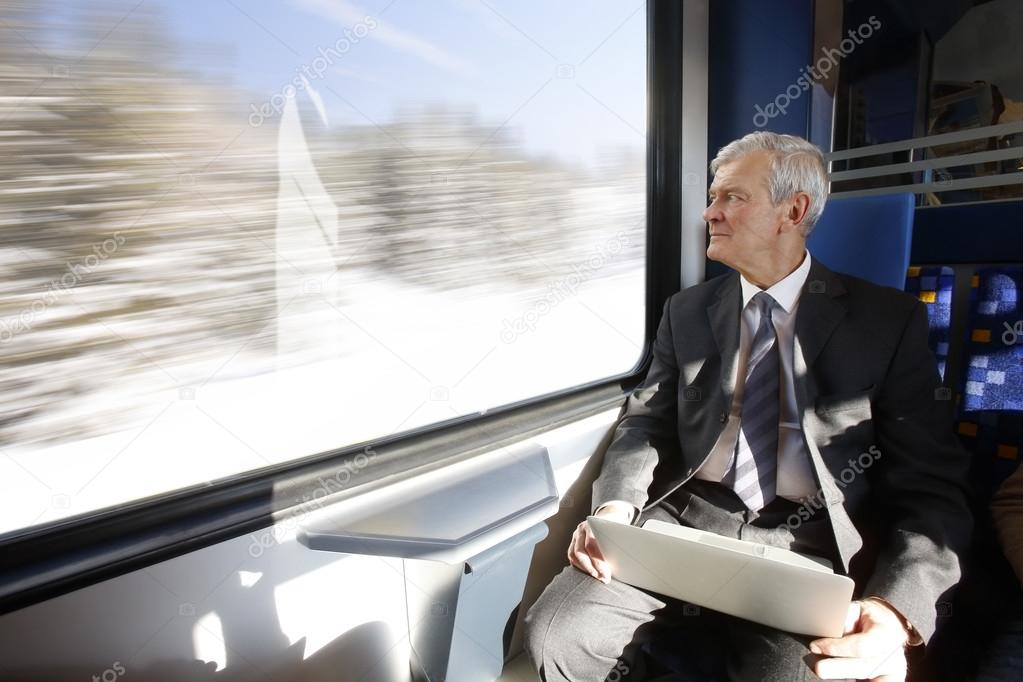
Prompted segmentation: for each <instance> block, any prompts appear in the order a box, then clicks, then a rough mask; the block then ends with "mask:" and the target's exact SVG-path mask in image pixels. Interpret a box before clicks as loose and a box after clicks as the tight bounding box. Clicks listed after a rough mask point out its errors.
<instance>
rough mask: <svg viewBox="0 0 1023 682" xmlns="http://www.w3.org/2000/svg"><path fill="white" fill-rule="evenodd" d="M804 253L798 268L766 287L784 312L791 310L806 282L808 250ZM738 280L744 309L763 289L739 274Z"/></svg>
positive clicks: (808, 267)
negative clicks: (740, 285)
mask: <svg viewBox="0 0 1023 682" xmlns="http://www.w3.org/2000/svg"><path fill="white" fill-rule="evenodd" d="M804 253H805V255H804V256H803V262H802V263H801V264H800V265H799V267H798V268H796V269H795V270H793V271H792V272H791V273H789V275H788V276H787V277H785V279H783V280H781V281H780V282H776V283H775V284H774V286H772V287H771V288H769V289H767V293H768V295H770V297H771V298H773V299H774V300H775V301H777V303H778V305H780V306H781V307H782V310H784V311H785V312H786V313H791V312H792V308H793V306H795V305H796V301H798V300H799V293H800V292H801V291H802V290H803V284H805V283H806V278H807V276H809V274H810V252H809V251H804ZM739 282H740V283H741V284H742V307H743V309H745V308H746V306H747V305H748V304H749V302H750V300H751V299H752V298H753V297H754V296H755V295H756V294H758V293H760V292H761V291H764V290H763V289H761V288H760V287H758V286H757V285H756V284H753V283H752V282H750V281H749V280H748V279H746V278H745V277H744V276H742V275H741V274H740V275H739Z"/></svg>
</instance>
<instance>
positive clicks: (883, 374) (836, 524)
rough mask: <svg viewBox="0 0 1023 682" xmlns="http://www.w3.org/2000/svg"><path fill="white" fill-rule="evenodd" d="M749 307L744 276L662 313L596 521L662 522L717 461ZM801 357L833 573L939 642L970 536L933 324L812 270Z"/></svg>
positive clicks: (858, 285)
mask: <svg viewBox="0 0 1023 682" xmlns="http://www.w3.org/2000/svg"><path fill="white" fill-rule="evenodd" d="M741 300H742V294H741V287H740V284H739V276H738V274H736V273H732V274H728V275H723V276H721V277H717V278H715V279H713V280H710V281H708V282H704V283H702V284H699V285H697V286H694V287H690V288H688V289H686V290H684V291H680V292H678V293H676V294H674V295H673V296H672V297H671V298H670V299H669V300H668V301H667V302H666V303H665V306H664V314H663V317H662V318H661V323H660V326H659V328H658V331H657V338H656V340H655V342H654V348H653V363H652V365H651V366H650V370H649V372H648V374H647V376H646V378H645V380H644V382H643V383H642V384H641V385H640V386H639V387H638V388H636V390H635V391H634V392H633V393H632V395H631V396H630V397H629V399H628V402H627V404H626V406H625V409H624V416H623V418H622V420H621V422H620V423H619V425H618V427H617V429H616V431H615V434H614V439H613V441H612V443H611V445H610V447H609V448H608V451H607V453H606V454H605V457H604V464H603V469H602V471H601V474H600V477H599V478H598V479H597V481H596V482H595V483H594V484H593V506H594V508H596V507H598V506H600V505H601V504H603V503H604V502H607V501H609V500H615V499H617V500H624V501H627V502H630V503H632V504H634V505H635V506H636V507H638V508H640V509H649V508H650V507H651V506H653V505H655V504H656V503H657V502H658V501H660V500H662V499H663V498H664V497H666V496H667V495H669V494H670V493H672V492H673V491H675V490H676V489H678V487H679V486H681V485H682V484H683V483H684V482H685V481H687V480H689V478H691V477H692V476H693V474H694V473H695V472H696V470H697V469H699V468H700V466H701V465H702V464H703V462H704V461H705V460H706V459H707V457H708V456H709V455H710V452H711V448H712V447H713V446H714V443H715V442H716V441H717V438H718V436H719V435H720V433H721V431H722V430H723V428H724V425H725V422H726V421H727V414H728V411H729V408H730V406H731V402H732V393H733V389H734V381H735V379H734V373H735V365H736V361H737V357H736V356H737V354H738V348H739V318H740V312H741V311H740V306H741ZM793 355H794V363H793V369H794V372H795V375H796V381H795V383H796V397H797V403H798V407H799V412H800V414H801V415H802V425H803V433H804V435H805V437H806V442H807V449H808V451H809V454H810V457H811V460H812V468H813V471H814V474H815V477H816V480H817V482H818V485H819V489H820V495H819V500H820V505H821V508H826V513H827V514H828V517H829V518H830V521H831V527H832V530H833V531H834V536H835V543H836V547H837V550H838V555H839V556H840V557H841V561H842V565H841V566H840V567H836V570H843V571H844V572H846V573H848V574H850V575H852V576H853V577H854V578H858V580H857V586H858V592H860V593H861V594H863V595H864V596H878V597H882V598H884V599H887V600H888V601H889V602H890V603H891V604H892V605H894V606H895V607H896V608H897V609H899V611H901V612H902V614H903V615H904V616H906V617H907V618H908V619H909V620H910V622H911V623H912V624H913V625H914V626H915V627H916V628H917V630H918V631H919V632H920V634H921V635H922V636H923V638H924V639H925V640H927V639H929V638H930V636H931V635H932V634H933V632H934V629H935V627H936V619H937V615H938V611H939V610H943V609H944V608H945V607H944V606H942V605H940V604H941V603H942V602H947V601H949V600H950V595H947V594H946V593H947V592H949V591H950V590H951V589H952V588H953V586H954V585H955V584H956V583H957V582H958V580H959V577H960V571H961V567H960V557H961V556H962V553H963V552H965V550H966V548H967V546H968V543H969V535H970V529H971V527H972V522H971V518H970V512H969V509H968V506H967V500H966V476H967V468H968V456H967V454H966V452H965V451H964V450H963V449H962V447H961V446H960V445H959V443H958V440H957V438H956V436H955V434H954V433H953V431H952V422H951V413H952V401H951V400H950V399H949V396H948V395H947V392H946V391H944V390H938V389H939V379H938V373H937V370H936V365H935V361H934V356H933V354H932V353H931V352H930V350H929V348H928V345H927V310H926V308H925V306H924V305H923V304H922V303H920V302H919V301H917V300H916V299H915V298H914V297H912V296H910V295H908V294H905V293H903V292H900V291H897V290H895V289H890V288H887V287H880V286H877V285H874V284H871V283H869V282H866V281H864V280H861V279H858V278H855V277H850V276H847V275H842V274H839V273H835V272H832V271H830V270H828V269H827V268H826V267H824V266H823V265H821V264H820V263H819V262H817V261H816V260H815V261H813V263H812V266H811V269H810V273H809V276H808V277H807V280H806V284H805V285H804V287H803V291H802V294H801V295H800V303H799V308H798V311H797V313H796V328H795V340H794V353H793ZM863 453H866V454H863ZM861 455H863V456H862V457H861ZM801 511H802V510H801ZM807 512H808V513H814V514H817V513H821V511H819V510H818V509H816V508H814V507H813V505H811V506H810V507H808V508H807ZM865 543H866V545H867V547H864V545H865Z"/></svg>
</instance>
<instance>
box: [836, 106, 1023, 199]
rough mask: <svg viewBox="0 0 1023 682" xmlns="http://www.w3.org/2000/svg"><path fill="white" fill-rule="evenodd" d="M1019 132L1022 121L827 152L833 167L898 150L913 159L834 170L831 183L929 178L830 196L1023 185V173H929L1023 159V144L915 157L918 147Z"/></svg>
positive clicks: (924, 192)
mask: <svg viewBox="0 0 1023 682" xmlns="http://www.w3.org/2000/svg"><path fill="white" fill-rule="evenodd" d="M1020 133H1023V121H1013V122H1011V123H1002V124H998V125H992V126H984V127H980V128H970V129H968V130H959V131H956V132H952V133H941V134H938V135H928V136H926V137H918V138H912V139H908V140H899V141H896V142H887V143H884V144H877V145H871V146H868V147H857V148H855V149H845V150H842V151H838V152H832V153H830V154H825V155H824V156H825V160H826V162H827V163H828V167H829V170H830V168H831V167H832V165H833V164H834V162H836V161H849V160H850V159H863V158H869V157H872V156H878V155H881V154H887V153H891V152H898V151H908V152H909V153H910V157H909V159H910V160H909V161H908V162H903V163H888V164H880V165H877V166H872V167H869V168H855V169H851V170H842V171H831V172H830V173H829V176H828V179H829V180H830V181H831V182H832V183H835V182H846V181H850V180H862V179H867V178H877V177H883V176H887V175H897V174H902V173H913V172H924V173H927V174H928V175H925V178H926V179H927V181H925V182H915V183H911V184H901V185H891V186H887V187H871V188H867V189H855V190H848V191H841V192H835V191H832V193H831V196H833V197H862V196H877V195H881V194H894V193H902V192H910V193H913V194H926V193H938V192H948V191H952V190H964V189H981V188H987V187H1001V186H1006V185H1017V184H1023V172H1007V173H992V174H990V175H980V176H976V177H969V178H943V179H939V180H931V179H930V175H929V174H930V172H931V171H934V170H938V169H945V168H953V167H956V166H969V165H977V164H984V163H990V162H993V161H1006V160H1010V159H1023V146H1019V147H1008V148H1001V149H987V150H982V151H977V152H971V153H966V154H954V155H951V156H945V157H940V156H939V157H933V158H929V159H919V160H916V158H915V157H918V156H919V155H921V154H920V152H918V151H917V150H927V149H929V148H932V147H936V146H939V145H947V144H955V143H960V142H969V141H972V140H983V139H987V138H991V137H1002V136H1004V135H1015V134H1020ZM1018 170H1020V171H1023V166H1021V167H1020V168H1019V169H1018Z"/></svg>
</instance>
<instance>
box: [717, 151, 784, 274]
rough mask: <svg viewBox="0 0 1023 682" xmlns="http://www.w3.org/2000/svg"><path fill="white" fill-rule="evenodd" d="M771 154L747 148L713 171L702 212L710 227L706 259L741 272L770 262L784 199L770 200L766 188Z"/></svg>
mask: <svg viewBox="0 0 1023 682" xmlns="http://www.w3.org/2000/svg"><path fill="white" fill-rule="evenodd" d="M770 170H771V157H770V155H768V153H767V152H752V153H749V154H746V155H744V156H741V157H739V158H738V159H736V160H735V161H732V162H730V163H726V164H724V165H722V166H720V167H718V169H717V173H716V174H715V175H714V181H713V182H712V183H711V185H710V190H709V195H710V205H709V206H708V207H707V208H706V210H705V211H704V212H703V219H704V220H706V221H707V226H708V228H709V230H710V245H709V246H708V247H707V257H708V258H710V259H711V260H716V261H720V262H722V263H724V264H725V265H728V266H730V267H732V268H735V269H736V270H740V271H753V270H756V269H757V266H758V264H760V263H765V262H766V263H769V262H770V259H771V256H770V254H772V253H773V252H774V251H775V250H777V249H778V248H779V247H780V240H779V237H780V235H781V231H780V228H781V226H782V224H783V223H784V222H785V210H786V208H785V206H786V205H785V202H782V203H781V204H780V205H779V206H774V205H772V204H771V194H770V190H769V188H768V178H769V177H770Z"/></svg>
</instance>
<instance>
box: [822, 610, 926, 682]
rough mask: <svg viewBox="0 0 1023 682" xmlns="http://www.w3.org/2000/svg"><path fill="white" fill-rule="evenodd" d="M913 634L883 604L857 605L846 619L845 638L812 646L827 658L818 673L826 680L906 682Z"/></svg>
mask: <svg viewBox="0 0 1023 682" xmlns="http://www.w3.org/2000/svg"><path fill="white" fill-rule="evenodd" d="M908 640H909V634H908V633H907V632H906V629H905V628H904V627H903V625H902V620H901V619H900V618H899V616H898V615H897V614H896V613H895V612H894V611H893V610H892V609H890V608H889V607H887V606H885V605H884V604H882V603H881V602H879V601H874V600H865V601H854V602H853V603H852V604H850V605H849V613H848V614H847V615H846V619H845V634H844V635H843V636H842V637H837V638H824V639H817V640H814V641H812V642H810V651H812V652H813V653H815V654H822V655H824V656H829V657H830V658H823V659H821V660H819V661H817V663H816V665H814V672H815V673H817V676H818V677H820V678H821V679H825V680H834V679H855V680H871V681H872V682H904V681H905V679H906V649H905V647H906V643H907V641H908Z"/></svg>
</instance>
